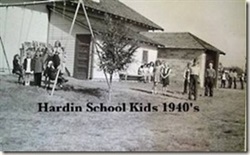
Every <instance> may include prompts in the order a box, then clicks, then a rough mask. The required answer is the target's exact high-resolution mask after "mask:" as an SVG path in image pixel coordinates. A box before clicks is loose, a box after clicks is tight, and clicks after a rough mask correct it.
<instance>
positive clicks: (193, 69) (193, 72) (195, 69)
mask: <svg viewBox="0 0 250 155" xmlns="http://www.w3.org/2000/svg"><path fill="white" fill-rule="evenodd" d="M199 74H200V68H199V67H197V66H192V67H191V75H199Z"/></svg>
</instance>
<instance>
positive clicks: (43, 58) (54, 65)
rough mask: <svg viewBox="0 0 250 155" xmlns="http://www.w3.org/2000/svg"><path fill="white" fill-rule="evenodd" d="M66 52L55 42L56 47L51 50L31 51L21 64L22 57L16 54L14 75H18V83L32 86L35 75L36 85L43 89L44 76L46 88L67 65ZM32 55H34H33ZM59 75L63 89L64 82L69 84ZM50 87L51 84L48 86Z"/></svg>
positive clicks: (50, 47) (59, 83) (34, 49)
mask: <svg viewBox="0 0 250 155" xmlns="http://www.w3.org/2000/svg"><path fill="white" fill-rule="evenodd" d="M63 52H64V50H63V48H62V46H61V43H60V42H59V41H56V42H55V46H54V47H52V46H49V48H37V47H35V46H34V48H32V49H29V51H27V53H26V58H25V59H24V61H23V63H21V59H20V56H19V55H18V54H16V55H15V56H14V59H13V71H12V73H13V74H17V75H18V76H19V77H18V82H19V83H21V84H24V85H25V86H29V85H30V81H31V75H32V74H33V75H34V85H35V86H38V87H41V83H42V75H44V76H45V86H46V85H47V84H48V82H50V80H55V78H56V74H57V71H58V70H59V69H60V70H61V71H62V70H63V69H62V68H63V65H64V63H65V58H64V55H65V54H64V53H63ZM32 53H34V54H33V55H32ZM42 73H43V74H42ZM62 75H63V74H62V72H60V73H59V77H58V83H57V84H58V85H59V86H60V87H61V86H62V83H63V82H67V80H66V79H65V78H63V76H62ZM48 86H49V84H48Z"/></svg>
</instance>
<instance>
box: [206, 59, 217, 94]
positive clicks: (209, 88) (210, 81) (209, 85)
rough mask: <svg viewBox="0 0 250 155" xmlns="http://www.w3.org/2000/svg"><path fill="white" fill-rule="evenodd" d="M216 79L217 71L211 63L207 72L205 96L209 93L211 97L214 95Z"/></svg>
mask: <svg viewBox="0 0 250 155" xmlns="http://www.w3.org/2000/svg"><path fill="white" fill-rule="evenodd" d="M215 79H216V71H215V70H214V69H213V64H212V63H209V68H207V69H206V73H205V96H208V94H209V96H210V97H212V96H213V89H214V82H215Z"/></svg>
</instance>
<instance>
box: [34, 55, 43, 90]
mask: <svg viewBox="0 0 250 155" xmlns="http://www.w3.org/2000/svg"><path fill="white" fill-rule="evenodd" d="M33 63H34V66H33V70H34V82H35V86H38V87H41V83H42V72H43V58H42V55H41V54H40V52H39V51H37V53H36V55H35V57H34V59H33Z"/></svg>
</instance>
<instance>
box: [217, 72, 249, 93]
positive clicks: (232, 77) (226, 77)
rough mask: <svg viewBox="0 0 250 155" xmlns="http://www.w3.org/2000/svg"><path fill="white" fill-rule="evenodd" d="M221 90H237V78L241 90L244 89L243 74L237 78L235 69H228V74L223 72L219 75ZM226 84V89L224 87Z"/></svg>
mask: <svg viewBox="0 0 250 155" xmlns="http://www.w3.org/2000/svg"><path fill="white" fill-rule="evenodd" d="M220 78H221V86H220V87H221V88H229V89H231V88H234V89H237V79H238V78H239V81H240V85H241V89H244V82H245V74H244V73H242V74H241V75H240V76H238V73H237V71H236V69H230V70H229V72H228V71H225V70H223V71H222V73H221V77H220ZM226 84H227V87H226Z"/></svg>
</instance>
